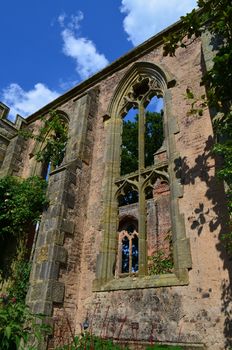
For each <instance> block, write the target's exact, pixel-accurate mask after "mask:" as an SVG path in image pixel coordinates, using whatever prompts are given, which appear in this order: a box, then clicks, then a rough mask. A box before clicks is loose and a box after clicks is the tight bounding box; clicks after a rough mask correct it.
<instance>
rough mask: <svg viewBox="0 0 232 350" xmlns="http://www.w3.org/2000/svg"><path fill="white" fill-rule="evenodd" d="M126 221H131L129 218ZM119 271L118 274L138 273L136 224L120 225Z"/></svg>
mask: <svg viewBox="0 0 232 350" xmlns="http://www.w3.org/2000/svg"><path fill="white" fill-rule="evenodd" d="M124 220H126V221H127V220H130V219H129V218H128V219H127V218H126V219H124ZM119 226H121V227H122V230H121V231H120V232H119V248H118V249H119V269H118V273H119V275H121V274H128V273H136V272H138V269H139V244H138V242H139V240H138V232H137V231H136V226H137V225H135V224H134V223H129V224H124V225H119Z"/></svg>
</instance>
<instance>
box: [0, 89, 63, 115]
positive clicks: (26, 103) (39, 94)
mask: <svg viewBox="0 0 232 350" xmlns="http://www.w3.org/2000/svg"><path fill="white" fill-rule="evenodd" d="M58 96H59V93H58V92H56V91H52V90H50V89H49V88H48V87H46V86H45V85H44V84H42V83H37V84H35V86H34V88H33V89H32V90H29V91H25V90H23V89H22V88H21V86H20V85H18V84H16V83H12V84H10V85H9V86H8V87H6V88H5V89H3V90H2V93H1V95H0V98H1V101H2V102H3V103H5V104H6V105H7V106H9V107H10V116H11V119H12V117H13V116H14V117H15V116H16V114H19V115H21V116H22V117H27V116H28V115H30V114H32V113H34V112H35V111H37V110H38V109H40V108H41V107H43V106H44V105H46V104H47V103H49V102H51V101H52V100H54V99H55V98H56V97H58Z"/></svg>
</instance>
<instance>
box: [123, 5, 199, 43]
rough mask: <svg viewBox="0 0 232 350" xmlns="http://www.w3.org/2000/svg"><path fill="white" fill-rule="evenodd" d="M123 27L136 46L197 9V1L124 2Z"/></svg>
mask: <svg viewBox="0 0 232 350" xmlns="http://www.w3.org/2000/svg"><path fill="white" fill-rule="evenodd" d="M121 4H122V6H121V8H120V10H121V12H122V13H124V14H126V17H125V18H124V21H123V27H124V30H125V32H126V33H127V34H128V40H130V41H131V42H132V44H133V45H134V46H136V45H138V44H140V43H141V42H143V41H144V40H146V39H148V38H149V37H151V36H153V35H155V34H156V33H158V32H159V31H161V30H162V29H164V28H166V27H167V26H169V25H171V24H172V23H174V22H175V21H177V20H178V19H179V18H180V16H183V15H185V14H186V13H187V12H189V11H191V10H192V9H193V8H194V7H196V0H161V1H160V0H148V1H144V0H122V2H121Z"/></svg>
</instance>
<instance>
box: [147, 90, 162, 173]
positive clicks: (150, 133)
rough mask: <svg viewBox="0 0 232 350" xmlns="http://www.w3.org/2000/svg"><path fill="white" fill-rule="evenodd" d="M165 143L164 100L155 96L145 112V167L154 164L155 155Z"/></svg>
mask: <svg viewBox="0 0 232 350" xmlns="http://www.w3.org/2000/svg"><path fill="white" fill-rule="evenodd" d="M163 142H164V133H163V98H162V97H158V96H154V97H153V98H152V99H151V100H150V102H149V103H148V105H147V106H146V111H145V167H148V166H151V165H152V164H153V163H154V153H155V152H156V151H158V149H160V148H161V146H162V145H163Z"/></svg>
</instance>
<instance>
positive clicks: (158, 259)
mask: <svg viewBox="0 0 232 350" xmlns="http://www.w3.org/2000/svg"><path fill="white" fill-rule="evenodd" d="M149 260H150V262H151V264H149V275H162V274H164V273H171V272H172V269H173V258H172V254H169V255H168V256H167V254H165V252H164V251H163V250H158V251H157V252H156V253H154V254H153V255H152V256H151V257H149Z"/></svg>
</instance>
